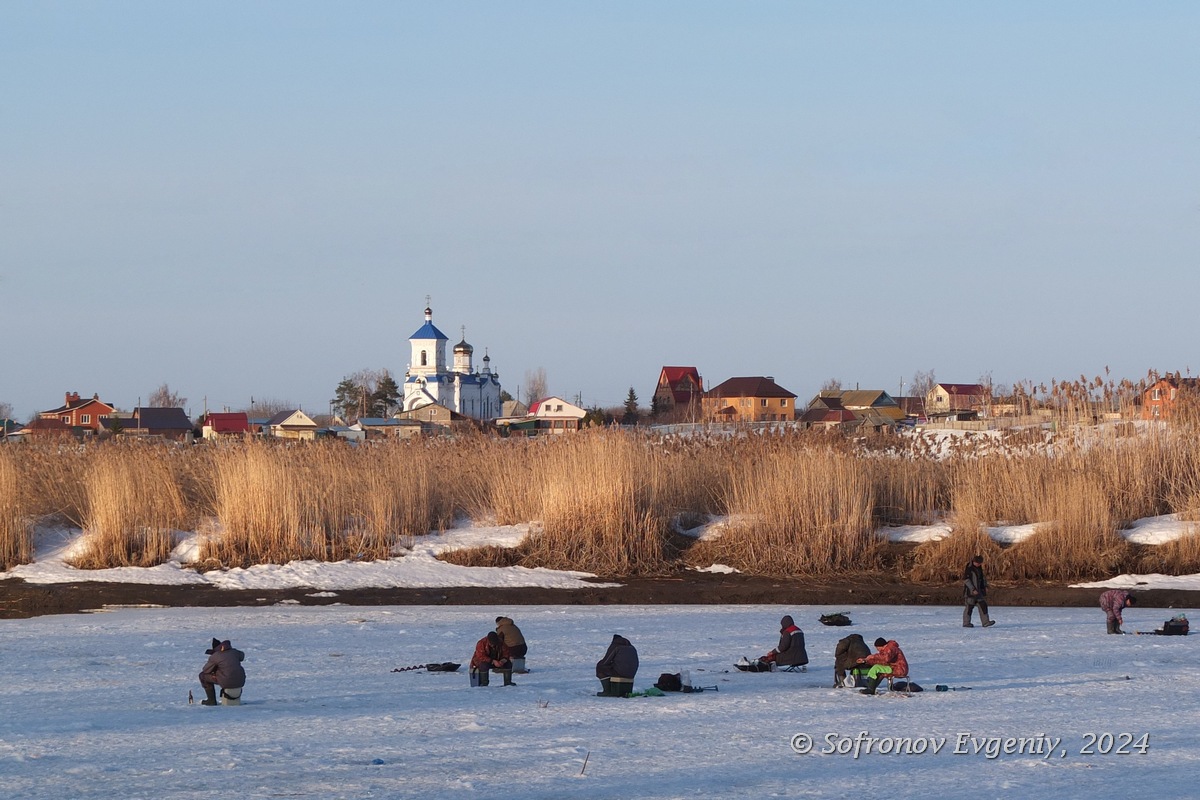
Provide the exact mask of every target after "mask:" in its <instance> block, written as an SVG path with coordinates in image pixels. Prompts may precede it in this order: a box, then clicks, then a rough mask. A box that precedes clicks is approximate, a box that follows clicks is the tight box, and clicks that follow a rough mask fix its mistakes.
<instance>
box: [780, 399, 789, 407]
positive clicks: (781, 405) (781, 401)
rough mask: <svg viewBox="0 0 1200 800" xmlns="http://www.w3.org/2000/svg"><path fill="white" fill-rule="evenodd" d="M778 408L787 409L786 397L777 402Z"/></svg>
mask: <svg viewBox="0 0 1200 800" xmlns="http://www.w3.org/2000/svg"><path fill="white" fill-rule="evenodd" d="M779 407H780V408H787V398H786V397H785V398H783V399H782V400H780V401H779Z"/></svg>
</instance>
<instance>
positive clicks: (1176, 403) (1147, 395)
mask: <svg viewBox="0 0 1200 800" xmlns="http://www.w3.org/2000/svg"><path fill="white" fill-rule="evenodd" d="M1197 400H1200V378H1184V377H1181V376H1180V374H1179V373H1178V372H1176V373H1175V374H1174V375H1170V374H1168V375H1166V376H1164V377H1162V378H1159V379H1158V380H1157V381H1155V382H1154V383H1153V384H1151V385H1150V386H1148V387H1147V388H1146V390H1145V391H1144V392H1142V419H1146V420H1156V419H1157V420H1167V419H1170V418H1171V416H1172V414H1178V412H1179V407H1180V403H1181V402H1184V401H1190V403H1191V404H1192V410H1193V411H1194V410H1196V408H1197V405H1196V402H1197Z"/></svg>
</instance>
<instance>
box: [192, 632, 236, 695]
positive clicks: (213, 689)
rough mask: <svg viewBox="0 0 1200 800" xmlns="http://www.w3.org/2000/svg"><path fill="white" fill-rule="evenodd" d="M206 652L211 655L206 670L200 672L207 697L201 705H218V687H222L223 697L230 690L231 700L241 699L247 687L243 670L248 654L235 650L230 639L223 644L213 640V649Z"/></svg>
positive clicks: (205, 665)
mask: <svg viewBox="0 0 1200 800" xmlns="http://www.w3.org/2000/svg"><path fill="white" fill-rule="evenodd" d="M204 652H205V653H208V654H209V655H208V661H206V662H205V663H204V668H203V669H201V670H200V685H201V686H202V687H203V688H204V695H205V698H204V699H203V700H201V701H200V705H202V706H215V705H216V704H217V687H218V686H220V687H221V695H222V696H225V694H226V690H229V692H230V699H233V700H236V699H238V698H240V697H241V696H242V687H243V686H245V685H246V670H244V669H243V668H242V661H243V660H244V659H245V658H246V654H245V653H243V652H242V651H241V650H234V649H233V645H232V644H230V642H229V640H228V639H226V640H225V641H223V642H221V641H217V640H216V639H213V640H212V649H210V650H205V651H204Z"/></svg>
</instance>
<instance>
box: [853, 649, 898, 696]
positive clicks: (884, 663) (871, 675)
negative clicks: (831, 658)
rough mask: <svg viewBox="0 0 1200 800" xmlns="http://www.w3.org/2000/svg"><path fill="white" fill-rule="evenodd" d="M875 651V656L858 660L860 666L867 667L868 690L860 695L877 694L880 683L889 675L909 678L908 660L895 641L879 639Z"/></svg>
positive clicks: (863, 690) (861, 691)
mask: <svg viewBox="0 0 1200 800" xmlns="http://www.w3.org/2000/svg"><path fill="white" fill-rule="evenodd" d="M875 650H876V652H875V653H874V654H872V655H869V656H867V657H866V658H860V659H858V664H860V665H862V666H865V667H867V688H865V689H859V693H860V694H875V689H876V688H877V687H878V686H879V682H880V681H881V680H883V679H884V678H885V677H887V676H889V675H890V676H892V677H893V678H907V677H908V659H906V658H905V657H904V651H903V650H901V649H900V645H898V644H896V641H895V640H894V639H892V640H889V639H884V638H883V637H882V636H881V637H879V638H878V639H876V640H875Z"/></svg>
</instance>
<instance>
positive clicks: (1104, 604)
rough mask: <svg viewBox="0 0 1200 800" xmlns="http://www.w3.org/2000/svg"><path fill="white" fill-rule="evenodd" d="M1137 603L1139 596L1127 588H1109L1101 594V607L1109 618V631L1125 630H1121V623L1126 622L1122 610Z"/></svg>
mask: <svg viewBox="0 0 1200 800" xmlns="http://www.w3.org/2000/svg"><path fill="white" fill-rule="evenodd" d="M1136 604H1137V598H1136V597H1134V596H1133V595H1132V594H1130V593H1129V592H1128V591H1126V590H1125V589H1109V590H1108V591H1107V592H1105V593H1104V594H1102V595H1100V608H1102V609H1103V610H1104V616H1105V618H1107V620H1108V632H1109V633H1124V632H1125V631H1123V630H1121V625H1123V624H1124V623H1125V620H1124V619H1123V618H1122V617H1121V612H1122V611H1124V610H1125V609H1126V608H1129V607H1130V606H1132V605H1136Z"/></svg>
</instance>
